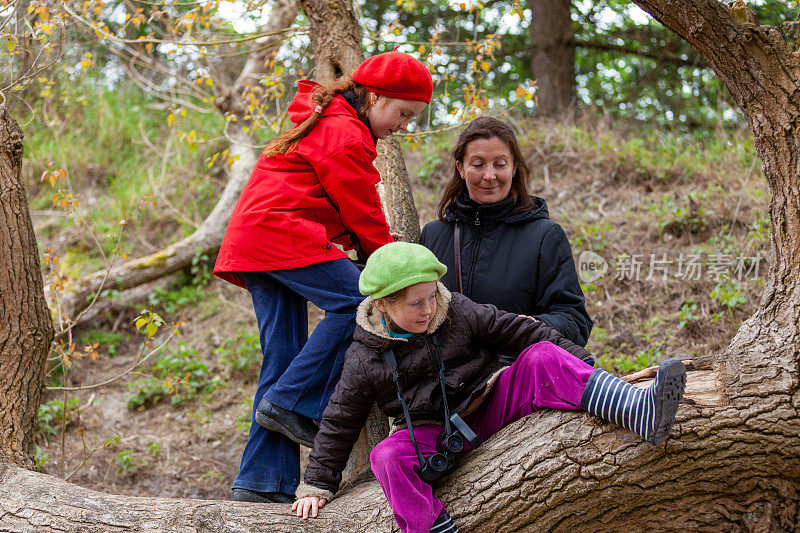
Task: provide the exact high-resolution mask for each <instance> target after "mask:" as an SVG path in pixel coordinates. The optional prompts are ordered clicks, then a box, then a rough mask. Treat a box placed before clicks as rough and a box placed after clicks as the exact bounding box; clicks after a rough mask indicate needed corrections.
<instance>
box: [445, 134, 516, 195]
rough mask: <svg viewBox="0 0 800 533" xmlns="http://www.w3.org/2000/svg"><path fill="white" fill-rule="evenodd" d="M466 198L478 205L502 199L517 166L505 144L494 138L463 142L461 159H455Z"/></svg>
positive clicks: (509, 189)
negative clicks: (463, 184) (464, 144)
mask: <svg viewBox="0 0 800 533" xmlns="http://www.w3.org/2000/svg"><path fill="white" fill-rule="evenodd" d="M456 167H457V168H458V172H459V174H461V179H463V180H464V182H465V184H466V186H467V192H468V193H469V197H470V198H472V199H473V200H474V201H476V202H478V203H479V204H493V203H495V202H499V201H500V200H503V199H505V197H506V196H508V193H509V192H511V184H512V182H513V181H514V174H515V173H516V172H517V165H516V163H515V162H514V155H513V154H512V153H511V149H510V148H509V147H508V145H507V144H506V143H505V142H504V141H502V140H501V139H498V138H497V137H492V138H491V139H475V140H474V141H470V143H469V144H467V146H466V149H465V151H464V159H463V160H462V161H456Z"/></svg>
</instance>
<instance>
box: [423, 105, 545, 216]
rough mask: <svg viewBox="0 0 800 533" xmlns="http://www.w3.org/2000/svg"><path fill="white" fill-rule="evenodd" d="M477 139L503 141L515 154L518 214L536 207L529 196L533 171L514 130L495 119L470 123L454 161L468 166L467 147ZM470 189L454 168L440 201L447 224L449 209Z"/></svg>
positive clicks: (514, 189)
mask: <svg viewBox="0 0 800 533" xmlns="http://www.w3.org/2000/svg"><path fill="white" fill-rule="evenodd" d="M476 139H500V140H501V141H503V142H504V143H506V145H507V146H508V149H509V150H511V155H512V156H513V157H514V164H515V165H516V166H517V170H516V172H514V177H513V178H512V179H511V193H510V194H511V195H512V196H513V197H514V208H515V209H514V211H515V212H520V211H524V210H525V209H527V208H529V207H530V206H532V205H533V200H531V197H530V194H528V176H530V173H531V172H530V169H529V168H528V164H527V163H526V162H525V157H524V156H523V155H522V150H520V147H519V143H518V142H517V136H516V135H514V130H512V129H511V126H509V125H508V124H506V123H505V122H502V121H500V120H497V119H496V118H493V117H480V118H476V119H475V120H473V121H472V122H470V123H469V124H468V125H467V127H466V128H465V129H464V131H463V132H461V135H459V137H458V141H457V142H456V146H455V148H453V160H454V161H456V162H459V163H463V162H464V155H465V154H466V152H467V145H468V144H469V143H471V142H472V141H474V140H476ZM466 188H467V186H466V184H465V182H464V179H463V178H462V177H461V174H460V173H459V172H458V167H457V166H456V165H453V175H452V177H451V178H450V181H449V182H447V186H446V187H445V189H444V194H443V195H442V199H441V200H440V201H439V212H438V215H439V220H444V219H445V215H446V214H447V208H448V207H449V206H450V204H452V203H453V202H455V201H456V200H457V199H458V197H459V196H461V195H462V194H463V193H464V191H465V190H466Z"/></svg>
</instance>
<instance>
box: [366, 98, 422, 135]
mask: <svg viewBox="0 0 800 533" xmlns="http://www.w3.org/2000/svg"><path fill="white" fill-rule="evenodd" d="M369 97H370V100H371V104H372V105H371V106H370V107H369V109H367V118H368V119H369V124H370V127H371V129H372V134H373V135H375V137H377V138H378V139H385V138H387V137H388V136H389V135H391V134H393V133H396V132H398V131H406V128H407V127H408V123H409V122H411V120H413V119H414V117H416V116H417V115H419V114H420V113H421V112H422V110H423V109H425V105H426V104H425V102H417V101H415V100H400V99H398V98H389V97H388V96H381V95H379V94H375V93H370V95H369Z"/></svg>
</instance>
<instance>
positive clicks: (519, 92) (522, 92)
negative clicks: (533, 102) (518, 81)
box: [516, 87, 528, 98]
mask: <svg viewBox="0 0 800 533" xmlns="http://www.w3.org/2000/svg"><path fill="white" fill-rule="evenodd" d="M516 92H517V97H518V98H524V97H525V95H527V94H528V91H526V90H525V89H523V88H522V87H517V91H516Z"/></svg>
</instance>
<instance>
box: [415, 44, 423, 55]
mask: <svg viewBox="0 0 800 533" xmlns="http://www.w3.org/2000/svg"><path fill="white" fill-rule="evenodd" d="M417 51H418V52H419V53H420V54H424V53H425V45H424V44H421V45H419V48H417Z"/></svg>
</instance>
